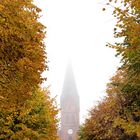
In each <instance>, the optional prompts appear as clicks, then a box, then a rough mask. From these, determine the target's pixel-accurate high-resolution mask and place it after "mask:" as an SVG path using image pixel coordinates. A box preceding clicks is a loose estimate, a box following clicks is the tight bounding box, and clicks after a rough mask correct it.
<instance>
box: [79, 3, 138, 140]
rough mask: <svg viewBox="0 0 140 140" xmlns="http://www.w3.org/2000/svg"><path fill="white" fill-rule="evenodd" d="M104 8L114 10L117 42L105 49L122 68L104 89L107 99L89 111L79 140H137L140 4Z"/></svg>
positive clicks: (123, 4)
mask: <svg viewBox="0 0 140 140" xmlns="http://www.w3.org/2000/svg"><path fill="white" fill-rule="evenodd" d="M114 5H115V6H114ZM107 6H111V7H114V11H113V15H114V16H115V17H116V18H117V23H116V27H115V28H114V37H115V38H117V40H119V42H116V43H114V44H108V46H109V47H111V48H113V49H116V52H117V56H118V55H119V56H120V57H121V64H122V65H121V66H120V67H119V68H118V71H117V73H116V74H115V76H113V77H112V79H111V81H110V83H108V85H107V94H108V97H109V98H107V100H103V101H102V102H101V103H100V104H99V105H98V106H97V107H95V108H93V109H92V110H91V112H90V116H89V118H88V119H87V120H86V121H85V124H84V125H83V126H82V128H81V132H80V136H81V139H82V140H90V139H96V140H100V139H107V140H108V139H118V140H121V139H122V140H123V139H128V140H129V139H135V140H138V139H140V70H139V69H140V1H139V0H109V1H108V2H107ZM106 9H107V8H106ZM103 10H105V8H104V9H103ZM110 97H111V98H110ZM110 101H111V102H110ZM112 101H113V102H112ZM112 103H113V104H112ZM111 116H112V117H111ZM105 118H109V120H108V119H107V120H106V119H105ZM110 121H111V122H110ZM114 128H115V129H116V128H117V131H112V130H114ZM118 130H119V131H118ZM108 134H109V135H108ZM116 134H117V135H116ZM112 136H117V137H112Z"/></svg>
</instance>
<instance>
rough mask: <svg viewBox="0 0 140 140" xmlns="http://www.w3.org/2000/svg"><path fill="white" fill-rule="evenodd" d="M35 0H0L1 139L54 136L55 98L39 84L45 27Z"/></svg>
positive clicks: (36, 139)
mask: <svg viewBox="0 0 140 140" xmlns="http://www.w3.org/2000/svg"><path fill="white" fill-rule="evenodd" d="M40 11H41V9H39V8H38V7H37V6H35V5H34V4H33V0H0V139H2V140H15V139H16V140H22V139H24V140H25V139H28V140H43V139H47V140H55V139H56V138H57V136H56V135H57V131H56V129H57V118H56V114H57V109H56V105H55V104H54V101H55V99H51V98H50V95H49V93H48V91H46V92H45V91H43V90H41V89H40V88H39V85H40V84H41V83H42V82H43V80H44V79H43V78H42V77H41V74H42V72H43V71H44V70H45V69H46V68H47V65H46V62H45V61H46V54H45V45H44V42H43V39H44V37H45V31H44V29H45V27H44V26H43V25H42V24H41V23H40V22H39V20H38V19H39V17H40Z"/></svg>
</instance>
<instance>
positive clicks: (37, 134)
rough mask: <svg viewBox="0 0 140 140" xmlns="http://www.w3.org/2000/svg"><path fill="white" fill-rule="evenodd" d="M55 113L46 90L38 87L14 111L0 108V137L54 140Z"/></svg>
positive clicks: (55, 130)
mask: <svg viewBox="0 0 140 140" xmlns="http://www.w3.org/2000/svg"><path fill="white" fill-rule="evenodd" d="M57 113H58V110H57V108H56V103H55V99H52V98H50V95H49V92H48V90H41V89H38V90H36V92H34V93H33V96H32V98H31V99H29V100H27V102H26V104H24V106H23V107H21V108H18V109H17V110H14V111H11V110H5V109H3V108H0V139H1V140H24V139H28V140H56V139H57V122H58V120H57Z"/></svg>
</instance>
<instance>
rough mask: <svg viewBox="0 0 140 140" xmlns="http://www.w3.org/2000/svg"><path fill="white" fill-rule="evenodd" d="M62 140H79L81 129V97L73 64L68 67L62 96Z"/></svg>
mask: <svg viewBox="0 0 140 140" xmlns="http://www.w3.org/2000/svg"><path fill="white" fill-rule="evenodd" d="M60 104H61V130H60V138H61V140H77V132H78V129H79V112H80V105H79V95H78V92H77V87H76V83H75V78H74V74H73V70H72V66H71V64H69V65H68V67H67V71H66V75H65V79H64V85H63V89H62V94H61V100H60Z"/></svg>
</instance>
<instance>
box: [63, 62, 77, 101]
mask: <svg viewBox="0 0 140 140" xmlns="http://www.w3.org/2000/svg"><path fill="white" fill-rule="evenodd" d="M75 96H79V95H78V91H77V86H76V82H75V77H74V73H73V68H72V64H71V63H70V62H69V64H68V66H67V69H66V73H65V79H64V84H63V89H62V95H61V98H66V97H74V98H75ZM62 100H63V99H62Z"/></svg>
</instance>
